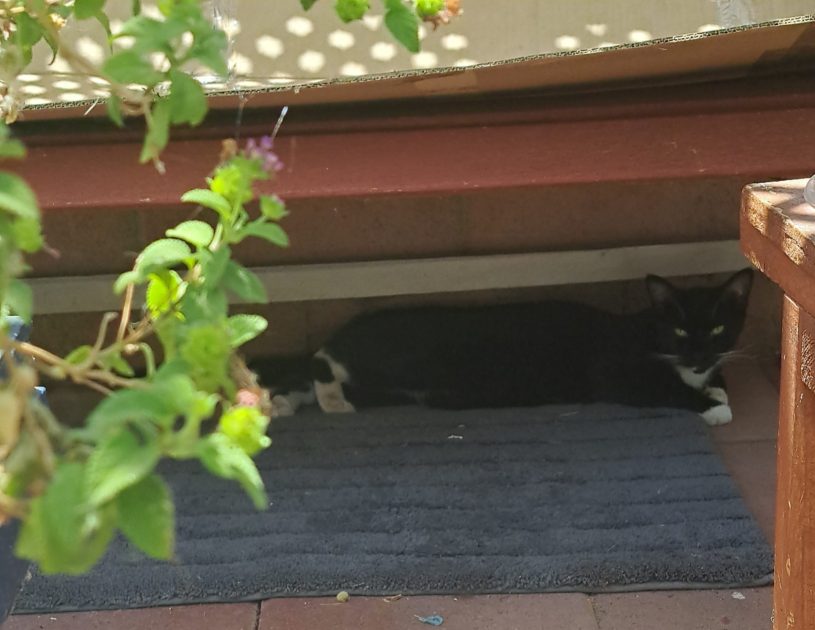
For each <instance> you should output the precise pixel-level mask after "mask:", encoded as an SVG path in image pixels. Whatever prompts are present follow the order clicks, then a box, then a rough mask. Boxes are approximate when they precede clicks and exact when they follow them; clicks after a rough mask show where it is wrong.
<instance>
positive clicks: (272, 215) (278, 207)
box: [260, 195, 289, 221]
mask: <svg viewBox="0 0 815 630" xmlns="http://www.w3.org/2000/svg"><path fill="white" fill-rule="evenodd" d="M260 213H261V214H262V215H263V216H264V217H266V218H267V219H271V220H272V221H280V219H282V218H283V217H286V216H288V215H289V212H288V210H286V206H285V205H283V201H281V200H280V199H279V198H278V197H276V196H269V195H261V197H260Z"/></svg>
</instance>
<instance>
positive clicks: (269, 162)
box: [243, 136, 283, 173]
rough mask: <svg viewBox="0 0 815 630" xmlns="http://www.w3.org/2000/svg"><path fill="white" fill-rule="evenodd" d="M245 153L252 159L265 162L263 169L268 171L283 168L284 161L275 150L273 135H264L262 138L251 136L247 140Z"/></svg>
mask: <svg viewBox="0 0 815 630" xmlns="http://www.w3.org/2000/svg"><path fill="white" fill-rule="evenodd" d="M243 154H244V155H245V156H246V157H248V158H250V159H256V160H260V161H261V163H262V164H263V170H264V171H266V172H267V173H276V172H277V171H281V170H283V162H281V161H280V158H279V157H277V153H275V152H274V140H273V139H272V137H271V136H262V137H261V138H260V140H255V139H254V138H249V140H247V141H246V148H244V150H243Z"/></svg>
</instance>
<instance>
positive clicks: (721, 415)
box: [702, 405, 733, 427]
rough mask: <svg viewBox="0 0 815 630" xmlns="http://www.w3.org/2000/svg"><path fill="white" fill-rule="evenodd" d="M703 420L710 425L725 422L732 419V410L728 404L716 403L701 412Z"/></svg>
mask: <svg viewBox="0 0 815 630" xmlns="http://www.w3.org/2000/svg"><path fill="white" fill-rule="evenodd" d="M702 417H703V418H704V419H705V422H707V423H708V425H709V426H711V427H717V426H719V425H722V424H727V423H728V422H730V421H731V420H732V419H733V412H732V411H731V410H730V406H729V405H716V406H715V407H711V408H710V409H708V410H707V411H705V412H703V413H702Z"/></svg>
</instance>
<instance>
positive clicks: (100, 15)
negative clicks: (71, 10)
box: [93, 11, 113, 51]
mask: <svg viewBox="0 0 815 630" xmlns="http://www.w3.org/2000/svg"><path fill="white" fill-rule="evenodd" d="M93 17H94V18H96V21H97V22H99V24H101V25H102V28H103V29H105V34H106V35H107V36H108V45H109V49H110V50H111V51H112V50H113V47H112V46H111V45H110V37H111V36H112V35H113V31H111V30H110V18H108V16H107V13H105V12H104V11H97V12H96V13H95V14H94V16H93Z"/></svg>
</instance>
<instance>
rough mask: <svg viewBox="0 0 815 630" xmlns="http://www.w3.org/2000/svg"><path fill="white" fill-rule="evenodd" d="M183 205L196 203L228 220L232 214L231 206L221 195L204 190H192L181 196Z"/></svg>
mask: <svg viewBox="0 0 815 630" xmlns="http://www.w3.org/2000/svg"><path fill="white" fill-rule="evenodd" d="M181 201H183V202H184V203H196V204H198V205H199V206H204V207H205V208H209V209H211V210H215V212H217V213H218V214H219V215H220V216H222V217H223V218H225V219H226V218H229V216H230V215H231V214H232V206H231V205H230V204H229V202H228V201H227V200H226V198H225V197H224V196H223V195H219V194H218V193H216V192H213V191H211V190H207V189H206V188H194V189H193V190H188V191H187V192H185V193H184V194H183V195H181Z"/></svg>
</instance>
